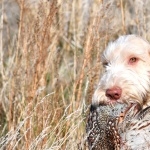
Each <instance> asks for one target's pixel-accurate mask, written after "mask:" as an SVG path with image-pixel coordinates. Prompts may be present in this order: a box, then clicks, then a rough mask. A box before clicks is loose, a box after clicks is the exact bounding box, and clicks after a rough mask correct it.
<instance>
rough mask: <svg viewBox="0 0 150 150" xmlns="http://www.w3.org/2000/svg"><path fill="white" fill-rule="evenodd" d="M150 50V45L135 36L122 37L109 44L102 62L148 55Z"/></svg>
mask: <svg viewBox="0 0 150 150" xmlns="http://www.w3.org/2000/svg"><path fill="white" fill-rule="evenodd" d="M148 50H150V45H149V43H148V42H147V41H145V40H143V39H142V38H140V37H137V36H134V35H128V36H121V37H120V38H119V39H117V40H116V41H114V42H111V43H109V44H108V47H107V48H106V50H105V51H104V52H103V55H102V61H106V60H107V61H110V60H112V61H114V59H115V60H116V59H117V58H120V59H122V58H128V57H131V56H132V57H134V56H135V57H136V56H141V55H145V54H147V53H148Z"/></svg>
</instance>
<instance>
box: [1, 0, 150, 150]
mask: <svg viewBox="0 0 150 150" xmlns="http://www.w3.org/2000/svg"><path fill="white" fill-rule="evenodd" d="M16 3H18V5H19V8H20V15H19V16H20V18H19V20H18V22H19V23H18V30H17V37H16V38H15V35H14V36H13V38H12V36H11V35H10V34H8V32H2V31H1V32H0V35H1V38H2V39H3V40H5V39H4V38H3V37H4V36H3V33H7V34H8V35H7V36H8V37H9V36H10V39H9V42H8V43H7V44H2V43H3V40H2V39H1V49H2V48H3V50H1V51H0V58H1V59H0V67H1V70H0V71H1V72H0V88H1V92H0V96H1V97H0V98H1V99H0V118H1V120H0V124H1V125H0V131H1V132H0V147H1V149H7V150H11V149H18V150H19V149H25V150H27V149H30V150H34V149H37V150H44V149H54V150H57V149H66V150H69V149H71V150H75V149H87V146H86V142H85V141H86V134H85V125H86V114H87V112H88V106H89V104H90V103H91V99H92V93H93V90H94V88H95V86H96V83H97V81H98V78H99V74H100V72H101V70H102V69H101V64H100V53H101V52H102V51H103V50H104V48H105V46H106V45H107V43H108V42H109V41H111V40H113V39H115V38H116V37H118V36H120V35H122V34H130V33H133V34H134V33H135V34H139V35H142V36H143V37H145V38H147V39H148V40H149V38H150V37H149V35H148V32H149V26H148V25H150V23H149V21H150V19H149V16H148V14H149V11H150V10H149V8H150V7H149V4H150V3H148V0H147V1H144V0H143V1H142V0H141V1H135V2H130V1H125V0H120V1H117V0H111V1H107V0H106V1H105V0H99V1H98V0H96V1H91V0H82V1H81V0H72V1H71V0H68V1H67V0H66V1H63V0H59V1H57V0H50V1H47V2H46V1H44V2H42V1H40V2H39V4H38V5H36V6H37V7H30V6H29V4H28V5H27V4H26V1H25V0H18V1H16ZM1 4H3V5H4V3H3V2H2V1H1ZM3 5H2V7H4V6H3ZM2 10H3V9H2ZM1 12H2V13H1V26H2V25H4V23H3V17H4V15H5V11H1ZM7 30H9V26H8V27H7ZM4 49H6V50H5V51H4Z"/></svg>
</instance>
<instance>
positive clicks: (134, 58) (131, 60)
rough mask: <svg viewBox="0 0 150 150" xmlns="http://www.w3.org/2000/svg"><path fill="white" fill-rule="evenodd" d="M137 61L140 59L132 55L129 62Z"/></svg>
mask: <svg viewBox="0 0 150 150" xmlns="http://www.w3.org/2000/svg"><path fill="white" fill-rule="evenodd" d="M137 61H138V58H136V57H132V58H130V59H129V64H134V63H136V62H137Z"/></svg>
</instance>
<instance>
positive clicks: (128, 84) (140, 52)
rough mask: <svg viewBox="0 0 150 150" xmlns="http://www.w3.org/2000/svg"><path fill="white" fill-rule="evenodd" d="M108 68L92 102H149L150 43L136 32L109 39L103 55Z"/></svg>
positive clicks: (141, 103) (104, 63)
mask: <svg viewBox="0 0 150 150" xmlns="http://www.w3.org/2000/svg"><path fill="white" fill-rule="evenodd" d="M102 63H103V66H104V68H105V72H104V73H103V75H102V77H101V79H100V82H99V84H98V87H97V89H96V91H95V93H94V96H93V103H113V102H127V103H128V102H131V103H135V102H137V103H139V104H140V105H141V106H143V105H144V103H146V100H147V95H148V94H149V92H150V45H149V43H148V42H147V41H146V40H144V39H142V38H141V37H139V36H136V35H126V36H121V37H120V38H119V39H117V40H116V41H114V42H111V43H109V45H108V47H107V48H106V50H105V51H104V52H103V55H102Z"/></svg>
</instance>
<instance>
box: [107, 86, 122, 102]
mask: <svg viewBox="0 0 150 150" xmlns="http://www.w3.org/2000/svg"><path fill="white" fill-rule="evenodd" d="M121 93H122V89H121V88H120V87H113V88H111V89H107V90H106V93H105V95H106V96H107V97H108V98H110V99H111V100H118V99H119V98H120V97H121Z"/></svg>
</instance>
